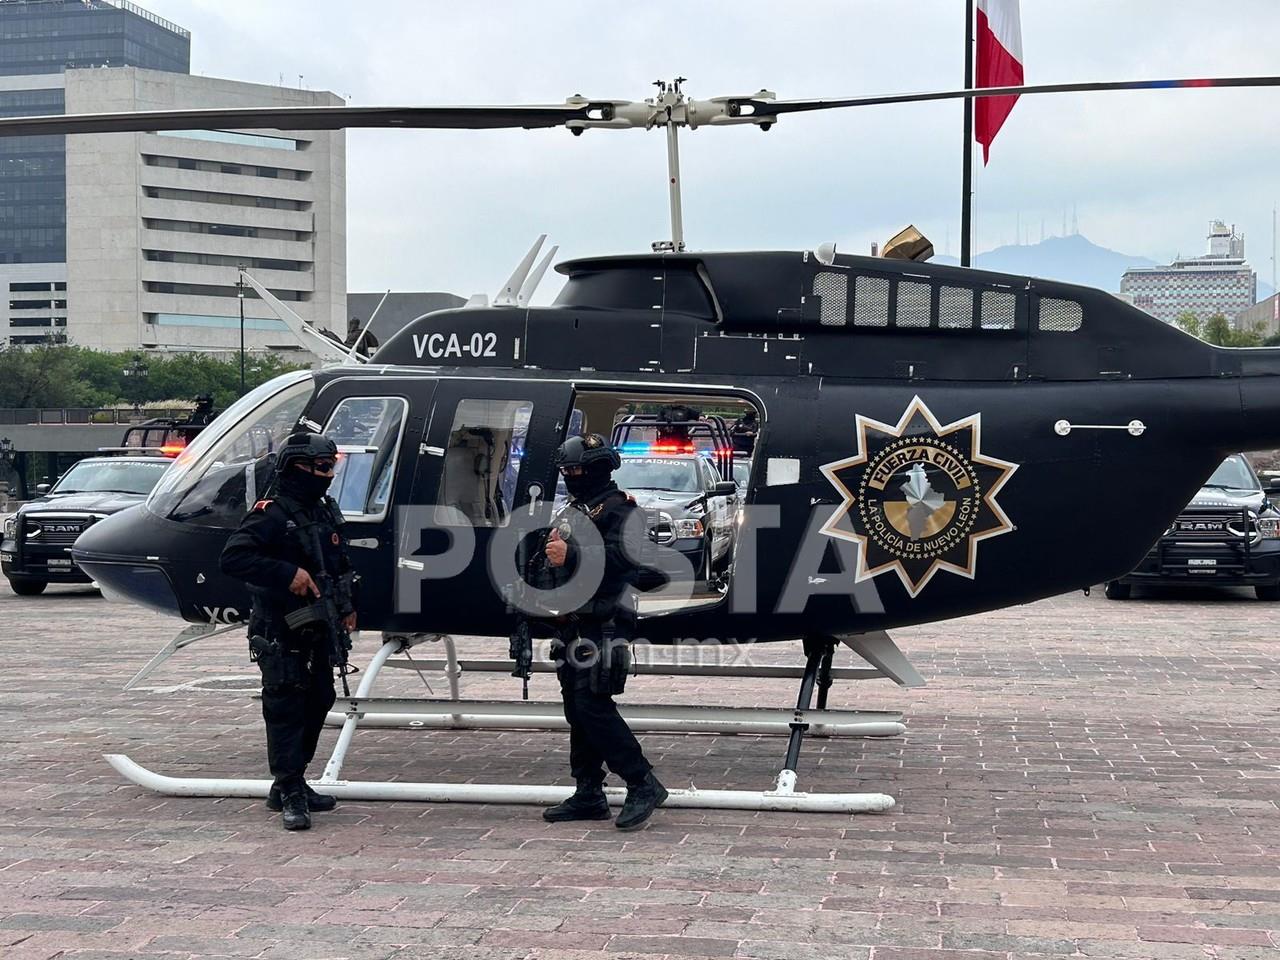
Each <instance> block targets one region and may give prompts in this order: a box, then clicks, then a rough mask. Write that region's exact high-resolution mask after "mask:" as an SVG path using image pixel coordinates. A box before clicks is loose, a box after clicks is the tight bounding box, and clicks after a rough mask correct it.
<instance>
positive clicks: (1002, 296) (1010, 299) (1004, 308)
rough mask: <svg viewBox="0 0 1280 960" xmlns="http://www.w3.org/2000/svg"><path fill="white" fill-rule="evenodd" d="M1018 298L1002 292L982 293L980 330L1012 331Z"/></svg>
mask: <svg viewBox="0 0 1280 960" xmlns="http://www.w3.org/2000/svg"><path fill="white" fill-rule="evenodd" d="M1017 309H1018V298H1017V297H1016V296H1015V295H1014V294H1012V293H1007V292H1006V291H1004V290H984V291H982V329H983V330H1012V329H1013V323H1014V317H1015V315H1016V312H1017Z"/></svg>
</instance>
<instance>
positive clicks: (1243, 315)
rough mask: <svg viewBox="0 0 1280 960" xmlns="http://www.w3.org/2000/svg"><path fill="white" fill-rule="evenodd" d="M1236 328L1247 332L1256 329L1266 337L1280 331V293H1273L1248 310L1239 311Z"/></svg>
mask: <svg viewBox="0 0 1280 960" xmlns="http://www.w3.org/2000/svg"><path fill="white" fill-rule="evenodd" d="M1235 328H1236V329H1237V330H1243V331H1245V332H1246V333H1252V332H1254V331H1256V332H1257V333H1259V334H1261V335H1262V336H1263V337H1264V338H1265V337H1274V336H1275V335H1276V334H1277V333H1280V293H1275V294H1272V295H1271V296H1269V297H1267V299H1265V300H1263V301H1261V302H1260V303H1255V304H1254V305H1253V306H1252V307H1250V308H1249V309H1248V310H1242V311H1240V312H1239V313H1237V314H1236V317H1235Z"/></svg>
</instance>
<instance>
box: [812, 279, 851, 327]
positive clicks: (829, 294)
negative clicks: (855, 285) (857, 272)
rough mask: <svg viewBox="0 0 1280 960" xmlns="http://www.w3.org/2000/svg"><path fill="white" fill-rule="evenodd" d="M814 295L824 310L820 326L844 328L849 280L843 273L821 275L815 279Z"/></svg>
mask: <svg viewBox="0 0 1280 960" xmlns="http://www.w3.org/2000/svg"><path fill="white" fill-rule="evenodd" d="M813 293H814V295H815V296H816V297H817V298H818V302H819V303H820V305H821V310H822V312H821V314H820V316H819V319H818V322H819V324H820V325H822V326H824V327H843V326H844V324H845V319H846V317H845V315H846V313H847V306H848V299H849V278H848V277H846V276H845V275H844V274H843V273H820V274H818V275H817V276H816V277H814V278H813Z"/></svg>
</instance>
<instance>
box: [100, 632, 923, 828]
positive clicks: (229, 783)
mask: <svg viewBox="0 0 1280 960" xmlns="http://www.w3.org/2000/svg"><path fill="white" fill-rule="evenodd" d="M442 639H447V638H442ZM412 642H413V641H412V640H411V639H410V638H405V637H391V638H388V640H387V641H386V642H385V643H384V644H383V645H382V647H381V648H380V649H379V650H378V652H377V653H376V654H375V655H374V657H373V660H372V661H371V662H370V664H369V667H368V668H367V669H366V670H365V672H364V674H363V676H362V677H361V679H360V686H359V688H358V689H357V691H356V693H355V695H354V696H353V697H349V698H343V699H344V701H345V702H346V704H347V712H346V714H345V715H344V721H343V726H342V731H341V732H340V733H339V735H338V742H337V743H336V744H335V745H334V748H333V753H332V755H331V756H330V758H329V762H328V763H327V764H326V765H325V771H324V775H323V776H322V777H321V778H320V779H319V780H316V781H312V782H313V784H314V786H315V787H317V788H318V789H320V790H323V791H324V792H326V793H330V794H333V795H334V796H336V797H339V798H340V799H346V800H407V801H418V802H430V803H445V802H451V803H498V804H534V805H542V806H546V805H550V804H553V803H558V802H559V801H561V800H563V799H564V797H565V789H566V788H565V787H563V786H560V787H557V786H530V785H527V784H477V783H405V782H400V781H395V782H381V781H356V780H343V779H341V773H342V765H343V763H344V762H345V760H346V755H347V751H348V750H349V749H350V747H351V743H352V739H353V738H354V736H355V732H356V729H357V727H358V726H359V724H360V722H361V720H363V719H366V718H367V717H368V716H370V715H372V714H370V713H369V712H368V711H369V709H370V708H371V707H391V708H393V709H394V710H398V711H406V710H410V709H415V708H416V709H422V708H423V706H424V705H426V704H428V703H429V701H422V700H418V701H412V700H385V699H379V698H373V697H370V696H369V693H370V691H371V689H372V687H373V683H374V681H375V680H376V679H377V676H378V674H379V673H380V672H381V670H382V667H383V666H384V665H385V664H386V662H387V659H388V658H389V657H390V656H391V655H392V654H394V653H397V652H400V651H402V650H404V649H405V648H406V646H407V645H408V644H410V643H412ZM835 645H836V641H835V639H834V638H828V637H822V638H811V639H807V640H806V641H805V652H806V662H805V666H804V670H803V673H802V677H801V683H800V693H799V697H798V699H797V702H796V708H795V710H794V711H789V712H788V713H789V715H790V717H791V722H790V723H789V724H788V726H789V728H790V738H789V740H788V743H787V755H786V761H785V764H784V766H783V769H782V770H781V771H780V772H779V774H778V776H777V779H776V780H775V782H774V785H773V788H772V789H770V790H760V791H755V790H702V789H699V788H697V787H690V788H688V789H671V790H669V792H668V797H667V800H666V801H665V803H664V806H668V807H685V808H697V809H719V810H761V811H780V812H793V813H804V812H808V813H871V812H880V811H884V810H889V809H891V808H892V807H893V806H894V799H893V798H892V797H890V796H888V795H887V794H883V793H806V792H804V791H799V790H797V789H796V785H797V782H798V781H797V774H796V767H797V766H798V761H799V756H800V747H801V744H802V743H803V739H804V735H805V733H806V732H808V731H809V729H810V727H811V726H812V725H815V724H822V723H823V722H824V721H825V722H826V723H827V724H828V725H834V726H840V723H839V721H841V720H846V719H847V716H848V715H856V714H858V713H859V712H856V711H829V710H825V709H824V708H823V707H822V706H820V707H819V709H817V710H812V709H810V705H811V703H812V701H813V697H814V691H815V689H818V690H819V694H818V696H819V700H820V701H825V699H826V697H825V693H826V689H827V688H828V687H829V686H830V684H831V678H832V670H833V668H832V666H831V659H832V655H833V653H834V650H835ZM449 649H452V644H451V643H450V645H449ZM451 679H456V672H455V674H454V675H453V676H452V678H451ZM453 690H454V693H455V695H456V692H457V688H456V686H454V687H453ZM439 705H440V706H441V707H443V708H445V709H454V710H458V711H460V713H459V716H463V715H465V714H463V713H461V711H469V710H475V709H489V710H497V709H499V704H497V703H496V702H490V703H484V702H478V701H463V700H451V701H440V702H439ZM505 706H506V707H508V708H512V709H509V710H507V711H505V712H503V713H502V714H495V716H500V717H501V719H503V720H505V721H506V725H507V726H522V725H524V723H525V721H524V720H523V719H522V718H520V717H519V716H518V711H517V710H516V709H514V708H519V707H520V706H521V704H518V703H508V704H506V705H505ZM527 706H537V705H534V704H529V705H527ZM655 709H665V710H667V711H668V712H672V713H679V712H680V711H682V710H683V711H685V712H687V711H696V710H699V709H708V708H697V707H685V708H677V707H663V708H655ZM709 709H715V708H709ZM739 709H741V710H747V711H750V708H739ZM756 712H758V713H767V712H770V711H756ZM889 717H894V718H896V721H895V720H890V719H887V718H889ZM861 718H862V719H861V725H862V726H863V727H864V728H866V729H867V730H871V729H875V730H877V732H875V733H870V732H864V733H863V735H873V736H874V735H878V736H891V735H893V734H894V733H901V732H902V730H903V727H902V724H901V717H900V715H896V714H878V715H877V714H871V713H868V712H862V713H861ZM873 718H874V719H873ZM673 719H676V720H683V721H684V724H685V726H684V728H683V729H685V730H686V731H690V730H705V729H707V728H706V727H705V726H700V725H698V724H697V717H694V716H687V715H684V714H683V713H682V714H681V716H678V717H673ZM833 721H834V722H833ZM739 722H740V724H741V723H749V722H751V721H750V720H749V719H748V720H743V721H739ZM757 722H758V721H757ZM847 725H853V724H847ZM105 759H106V760H107V762H108V763H110V764H111V766H112V767H113V768H114V769H115V770H116V771H117V772H118V773H119V774H121V775H122V776H123V777H125V778H126V779H128V780H130V781H132V782H133V783H136V784H137V785H139V786H141V787H144V788H146V789H148V790H153V791H156V792H157V793H163V794H168V795H170V796H183V797H265V796H266V795H267V793H268V791H269V790H270V788H271V781H270V780H238V779H222V778H205V777H169V776H165V775H163V774H158V773H156V772H154V771H152V770H148V769H147V768H145V767H143V766H140V765H139V764H137V763H135V762H134V761H133V760H131V759H130V758H129V757H127V756H125V755H123V754H107V755H106V756H105ZM605 794H606V796H607V797H608V799H609V802H610V804H612V805H614V806H618V805H621V804H622V802H623V801H624V800H625V797H626V791H625V790H623V789H620V788H611V789H607V790H606V791H605Z"/></svg>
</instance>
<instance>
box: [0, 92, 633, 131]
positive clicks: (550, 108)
mask: <svg viewBox="0 0 1280 960" xmlns="http://www.w3.org/2000/svg"><path fill="white" fill-rule="evenodd" d="M612 109H613V101H594V102H589V101H587V100H581V101H578V100H576V99H575V100H573V101H569V102H566V103H563V104H552V105H546V106H493V107H485V106H477V107H346V106H333V107H323V106H322V107H237V108H230V109H225V110H224V109H216V108H215V109H201V110H144V111H133V112H128V113H94V114H59V115H55V116H43V117H2V118H0V136H15V137H17V136H38V135H54V136H57V135H61V134H75V133H145V132H148V131H159V130H210V129H221V128H224V127H225V128H230V129H233V130H234V129H241V130H256V129H270V130H343V129H347V128H397V127H398V128H402V129H445V130H497V129H503V128H524V129H530V130H531V129H534V128H539V127H560V126H564V125H565V124H566V123H568V122H569V121H570V120H579V121H591V120H600V119H602V118H605V117H607V116H608V115H610V113H611V112H612Z"/></svg>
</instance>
